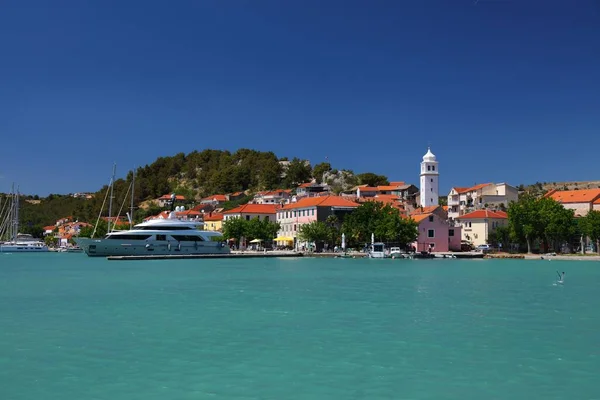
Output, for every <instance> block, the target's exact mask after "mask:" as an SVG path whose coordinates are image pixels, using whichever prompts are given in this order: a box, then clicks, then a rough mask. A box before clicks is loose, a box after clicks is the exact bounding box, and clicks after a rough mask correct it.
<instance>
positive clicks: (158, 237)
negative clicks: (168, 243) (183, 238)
mask: <svg viewBox="0 0 600 400" xmlns="http://www.w3.org/2000/svg"><path fill="white" fill-rule="evenodd" d="M156 240H167V235H156Z"/></svg>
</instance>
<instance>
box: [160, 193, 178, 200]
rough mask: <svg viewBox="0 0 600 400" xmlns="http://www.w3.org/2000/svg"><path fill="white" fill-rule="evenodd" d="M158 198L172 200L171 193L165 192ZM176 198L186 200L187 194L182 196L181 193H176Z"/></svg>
mask: <svg viewBox="0 0 600 400" xmlns="http://www.w3.org/2000/svg"><path fill="white" fill-rule="evenodd" d="M158 200H171V195H170V194H165V195H162V196H160V197H159V198H158ZM175 200H185V196H182V195H180V194H176V195H175Z"/></svg>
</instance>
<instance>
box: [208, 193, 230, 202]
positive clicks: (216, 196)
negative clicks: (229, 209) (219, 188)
mask: <svg viewBox="0 0 600 400" xmlns="http://www.w3.org/2000/svg"><path fill="white" fill-rule="evenodd" d="M202 200H216V201H223V202H225V201H227V196H225V195H224V194H213V195H212V196H208V197H205V198H203V199H202Z"/></svg>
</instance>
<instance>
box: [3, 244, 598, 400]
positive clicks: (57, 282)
mask: <svg viewBox="0 0 600 400" xmlns="http://www.w3.org/2000/svg"><path fill="white" fill-rule="evenodd" d="M557 269H560V270H561V271H566V272H567V279H566V282H565V285H564V286H553V285H552V284H553V282H554V280H555V277H556V272H555V271H556V270H557ZM598 288H600V263H596V262H560V261H554V262H547V261H515V260H479V261H461V260H412V261H411V260H358V259H279V260H276V259H251V260H234V259H228V260H177V261H127V262H122V261H106V260H104V259H94V258H87V257H86V256H85V255H83V254H44V255H42V254H33V255H21V254H19V255H17V254H12V255H6V254H4V255H0V399H2V400H8V399H15V400H16V399H36V400H39V399H63V400H65V399H111V400H120V399H128V400H131V399H145V400H150V399H213V398H214V399H278V400H283V399H511V400H514V399H528V400H531V399H598V398H600V384H599V383H598V374H599V373H600V358H599V356H600V335H599V330H600V312H599V310H598V305H599V304H600V302H599V301H598V300H599V296H598Z"/></svg>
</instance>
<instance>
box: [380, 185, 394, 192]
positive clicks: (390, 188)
mask: <svg viewBox="0 0 600 400" xmlns="http://www.w3.org/2000/svg"><path fill="white" fill-rule="evenodd" d="M397 189H398V186H394V185H383V186H377V190H379V191H381V190H397Z"/></svg>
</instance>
